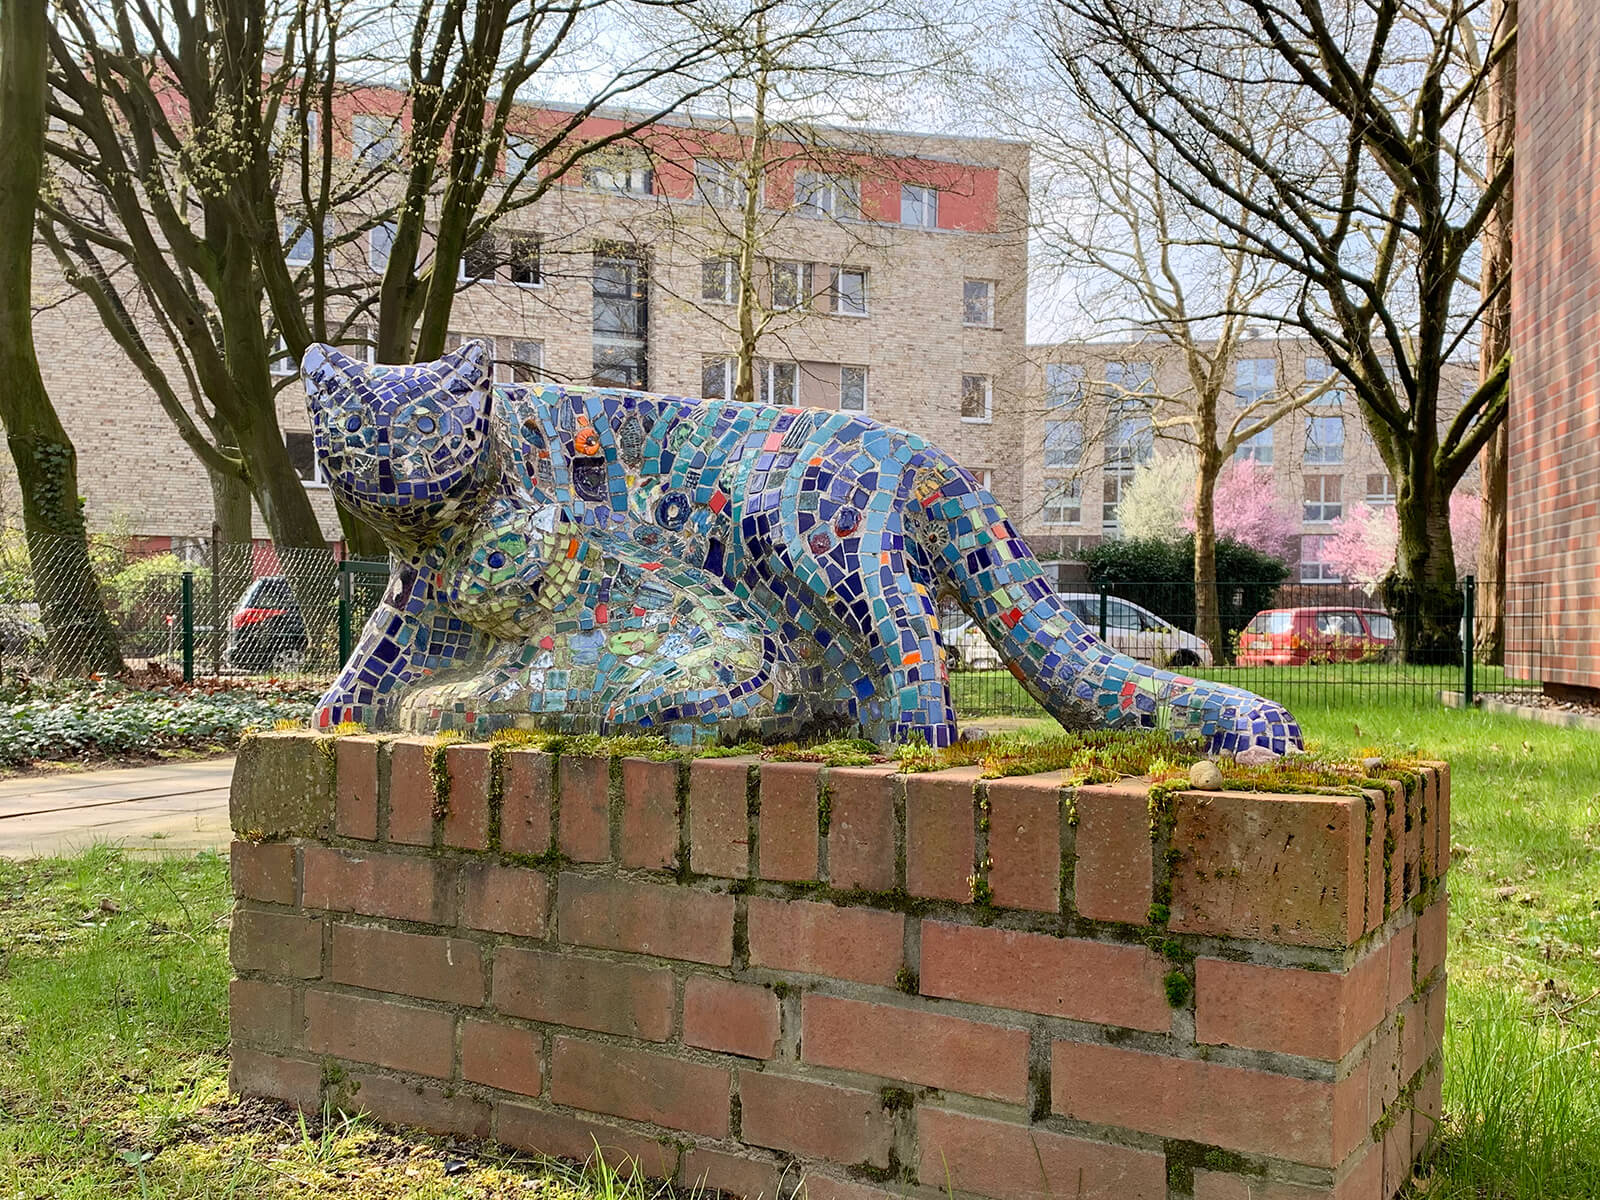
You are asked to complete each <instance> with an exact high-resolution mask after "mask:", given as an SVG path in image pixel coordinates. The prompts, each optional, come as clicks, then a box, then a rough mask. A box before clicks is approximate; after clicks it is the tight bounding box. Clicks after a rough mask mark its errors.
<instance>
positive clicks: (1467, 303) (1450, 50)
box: [1050, 0, 1514, 660]
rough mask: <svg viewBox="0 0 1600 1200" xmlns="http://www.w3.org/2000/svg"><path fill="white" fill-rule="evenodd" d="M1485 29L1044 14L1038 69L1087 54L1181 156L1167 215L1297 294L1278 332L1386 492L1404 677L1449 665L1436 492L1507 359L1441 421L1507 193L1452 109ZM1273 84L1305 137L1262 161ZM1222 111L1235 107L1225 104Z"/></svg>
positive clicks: (1302, 6) (1184, 1)
mask: <svg viewBox="0 0 1600 1200" xmlns="http://www.w3.org/2000/svg"><path fill="white" fill-rule="evenodd" d="M1487 13H1488V0H1448V3H1447V4H1446V5H1444V6H1443V7H1442V8H1440V9H1438V10H1420V9H1417V8H1415V7H1406V6H1401V5H1398V4H1394V3H1391V2H1390V0H1368V2H1365V3H1361V4H1356V5H1340V6H1337V7H1335V6H1325V5H1324V4H1323V3H1322V0H1093V2H1092V3H1091V2H1090V0H1058V2H1057V3H1056V4H1055V5H1054V6H1053V9H1052V11H1051V13H1050V20H1051V29H1052V36H1053V37H1055V38H1056V39H1057V44H1058V46H1059V53H1060V54H1061V55H1062V56H1063V57H1065V56H1068V55H1073V56H1079V57H1082V56H1085V55H1087V56H1091V57H1090V58H1089V61H1092V62H1093V63H1094V66H1095V69H1096V70H1098V71H1099V72H1100V73H1101V75H1102V77H1103V78H1104V79H1105V81H1106V83H1107V84H1108V85H1109V87H1110V89H1111V92H1112V94H1114V95H1115V96H1117V97H1118V98H1119V101H1120V104H1121V105H1122V106H1123V107H1124V108H1125V110H1126V112H1125V115H1124V117H1123V119H1124V120H1127V121H1131V122H1137V123H1139V124H1142V125H1143V126H1145V127H1146V128H1147V129H1149V130H1150V131H1151V132H1153V133H1154V134H1156V135H1157V136H1158V137H1159V138H1160V139H1161V140H1162V141H1163V142H1164V143H1165V144H1166V145H1167V146H1168V147H1170V149H1171V150H1172V152H1173V153H1174V154H1176V155H1177V157H1178V159H1179V160H1181V162H1182V163H1183V166H1184V172H1183V174H1182V175H1181V176H1179V177H1177V178H1175V179H1174V180H1173V184H1174V186H1175V188H1176V189H1177V190H1178V192H1179V194H1180V195H1182V197H1183V199H1184V201H1185V203H1187V204H1189V205H1191V206H1193V207H1194V208H1195V209H1197V210H1198V211H1201V212H1204V213H1206V214H1207V215H1208V216H1209V217H1210V218H1211V219H1213V220H1214V221H1216V222H1217V223H1218V225H1219V226H1221V227H1222V228H1225V229H1227V230H1228V231H1229V233H1230V234H1231V236H1232V237H1233V238H1234V239H1235V241H1236V243H1237V244H1238V245H1239V246H1240V247H1242V248H1244V249H1246V250H1248V251H1249V252H1250V253H1251V254H1253V255H1255V256H1256V257H1258V258H1259V259H1261V260H1262V261H1264V262H1267V263H1270V264H1273V265H1275V266H1276V267H1278V268H1281V269H1283V270H1284V271H1286V272H1288V273H1289V275H1290V277H1291V278H1292V279H1293V280H1294V281H1295V283H1296V284H1297V285H1298V286H1297V287H1296V288H1295V295H1294V299H1293V304H1292V306H1291V308H1290V311H1289V319H1290V321H1291V323H1293V324H1294V325H1296V326H1298V327H1299V328H1300V329H1301V330H1303V331H1304V333H1305V334H1306V335H1307V336H1308V337H1309V338H1310V339H1311V340H1312V341H1313V342H1315V343H1316V345H1317V346H1318V347H1319V349H1320V351H1321V353H1322V355H1323V356H1324V357H1325V358H1326V359H1327V360H1328V361H1329V362H1330V363H1331V364H1332V365H1333V367H1334V368H1335V369H1336V370H1337V371H1338V372H1339V373H1341V374H1342V375H1344V376H1345V377H1346V378H1347V379H1349V381H1350V383H1351V388H1352V390H1353V392H1354V393H1355V397H1356V400H1357V403H1358V405H1359V407H1360V410H1361V413H1362V416H1363V418H1364V419H1365V421H1366V424H1367V426H1368V428H1369V430H1370V431H1371V433H1372V436H1373V440H1374V441H1375V443H1376V444H1377V448H1378V451H1379V453H1380V455H1381V456H1382V458H1383V460H1384V463H1385V465H1386V466H1387V467H1388V468H1389V471H1390V474H1391V475H1392V476H1393V477H1394V479H1395V481H1396V486H1397V496H1396V505H1395V507H1396V515H1397V518H1398V522H1399V529H1400V535H1399V540H1398V546H1397V551H1396V560H1395V565H1394V568H1393V570H1392V571H1391V572H1390V573H1389V574H1388V575H1387V576H1386V577H1385V580H1384V584H1383V588H1382V592H1383V595H1384V598H1385V600H1386V602H1387V604H1388V605H1389V607H1390V608H1391V610H1392V611H1393V612H1394V615H1395V617H1396V623H1397V627H1398V642H1399V646H1400V649H1401V651H1402V653H1403V654H1404V655H1405V657H1406V658H1407V659H1408V660H1417V659H1434V658H1440V657H1446V656H1453V655H1455V654H1456V653H1458V652H1459V649H1460V632H1459V620H1460V609H1461V601H1460V594H1459V592H1458V590H1457V588H1456V564H1455V556H1454V553H1453V549H1452V546H1451V541H1450V527H1449V497H1450V493H1451V490H1452V489H1453V488H1454V487H1455V485H1456V484H1457V483H1458V482H1459V481H1460V479H1461V477H1462V476H1463V475H1464V474H1465V473H1466V472H1467V471H1468V469H1469V468H1470V467H1471V466H1472V464H1473V462H1474V460H1475V459H1476V458H1477V455H1478V453H1479V451H1480V450H1481V449H1482V448H1483V446H1484V445H1485V443H1486V442H1487V441H1488V439H1489V438H1490V436H1491V435H1492V434H1493V432H1494V430H1495V428H1496V427H1497V426H1498V425H1499V424H1500V422H1501V421H1502V419H1503V418H1504V415H1505V410H1506V381H1507V377H1508V374H1509V370H1510V358H1509V356H1508V355H1503V356H1502V357H1501V358H1500V360H1499V361H1498V362H1497V363H1496V364H1495V366H1494V368H1493V369H1492V370H1491V371H1489V372H1488V373H1487V374H1486V376H1485V377H1484V378H1483V380H1482V382H1481V383H1480V385H1479V386H1478V387H1477V389H1476V390H1475V391H1474V392H1473V394H1472V395H1471V396H1469V397H1467V398H1466V400H1465V402H1464V403H1463V404H1462V405H1461V407H1460V409H1459V410H1458V411H1457V412H1456V413H1455V415H1454V416H1452V417H1450V418H1449V419H1448V420H1445V419H1444V416H1443V412H1444V408H1443V407H1442V406H1441V396H1440V385H1441V377H1442V374H1443V371H1444V368H1445V365H1446V363H1447V362H1449V361H1450V360H1451V359H1452V357H1453V356H1455V355H1457V354H1458V352H1459V351H1460V350H1461V348H1462V347H1463V345H1464V344H1465V343H1466V341H1467V339H1468V338H1469V337H1470V336H1472V333H1473V331H1474V329H1475V328H1476V326H1477V324H1478V322H1479V319H1480V316H1481V314H1482V312H1483V309H1484V307H1485V306H1486V304H1485V301H1486V300H1492V298H1493V295H1494V294H1495V293H1494V292H1491V294H1490V296H1489V297H1487V298H1485V297H1480V295H1478V289H1477V287H1476V286H1475V282H1476V281H1475V280H1473V279H1472V274H1471V271H1472V266H1473V264H1474V256H1475V254H1476V252H1477V243H1478V239H1479V237H1480V235H1481V234H1482V231H1483V228H1484V224H1485V222H1486V221H1488V220H1489V218H1490V216H1491V214H1492V213H1493V212H1494V210H1495V208H1496V206H1497V205H1498V204H1499V202H1500V197H1501V195H1502V194H1503V193H1504V191H1505V189H1506V188H1507V187H1508V186H1509V183H1510V177H1511V168H1510V162H1509V161H1506V162H1504V163H1502V164H1500V166H1499V167H1498V168H1497V169H1496V170H1494V171H1493V172H1492V173H1491V174H1490V175H1489V176H1488V177H1487V178H1486V179H1484V181H1483V184H1482V186H1481V187H1479V186H1475V184H1474V181H1473V179H1472V178H1471V177H1470V175H1469V174H1468V173H1467V172H1466V171H1465V170H1464V169H1463V168H1462V166H1461V163H1462V162H1463V161H1464V160H1465V159H1466V158H1467V157H1470V155H1468V154H1466V153H1464V152H1463V150H1464V147H1465V146H1466V144H1467V143H1468V142H1470V140H1471V138H1472V133H1473V130H1472V113H1471V107H1472V105H1473V103H1474V102H1475V99H1476V98H1477V96H1478V95H1479V94H1480V93H1481V91H1482V89H1483V88H1484V86H1485V85H1486V82H1487V78H1488V75H1489V72H1490V71H1492V70H1494V69H1495V68H1496V65H1497V64H1498V63H1499V62H1500V60H1501V59H1502V58H1503V57H1504V55H1505V54H1506V53H1507V52H1508V51H1509V49H1510V47H1511V44H1512V38H1513V36H1514V35H1512V34H1510V33H1508V34H1507V35H1506V36H1504V37H1503V38H1502V39H1501V40H1500V41H1498V42H1496V43H1494V44H1493V45H1492V46H1491V47H1490V48H1489V49H1488V51H1487V53H1485V54H1484V55H1483V57H1482V61H1481V62H1480V63H1479V64H1478V65H1477V66H1474V65H1473V64H1472V63H1471V62H1470V61H1468V59H1467V57H1466V56H1465V55H1464V54H1463V51H1462V34H1461V31H1462V26H1463V23H1473V22H1485V23H1486V19H1487ZM1285 81H1287V83H1288V85H1290V86H1292V88H1293V91H1294V95H1295V104H1296V107H1297V108H1298V109H1299V110H1300V111H1301V112H1302V114H1303V116H1302V118H1301V119H1302V121H1303V129H1304V136H1302V137H1300V138H1298V139H1296V140H1295V141H1294V142H1293V143H1292V144H1291V145H1289V146H1288V147H1285V148H1282V150H1281V151H1280V149H1279V148H1278V147H1277V146H1276V145H1275V144H1272V143H1270V142H1268V141H1266V140H1265V139H1264V138H1263V135H1262V125H1263V122H1262V121H1261V119H1260V118H1261V116H1262V114H1263V113H1264V112H1268V111H1270V109H1269V108H1268V107H1267V106H1266V105H1267V103H1268V102H1269V101H1270V100H1271V99H1272V98H1274V97H1276V96H1279V95H1281V94H1282V91H1283V88H1284V86H1285ZM1235 94H1237V95H1240V96H1242V97H1243V98H1244V99H1245V100H1246V103H1243V104H1237V103H1233V104H1230V103H1226V102H1224V97H1227V96H1232V95H1235ZM1250 101H1259V102H1260V103H1255V104H1253V103H1251V102H1250ZM1270 124H1271V123H1267V125H1268V126H1269V127H1270ZM1446 144H1451V145H1452V146H1453V147H1454V150H1453V151H1451V152H1446V151H1445V150H1444V149H1443V148H1444V147H1445V146H1446ZM1239 162H1244V163H1247V164H1248V165H1249V167H1250V169H1251V173H1250V175H1249V176H1247V177H1240V175H1239V174H1238V172H1237V171H1236V170H1235V164H1237V163H1239ZM1258 181H1259V182H1258ZM1246 218H1247V219H1246ZM1500 286H1501V287H1503V286H1504V285H1503V284H1501V285H1500Z"/></svg>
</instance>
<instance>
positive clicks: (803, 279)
mask: <svg viewBox="0 0 1600 1200" xmlns="http://www.w3.org/2000/svg"><path fill="white" fill-rule="evenodd" d="M765 276H766V279H765V282H766V285H767V289H768V292H767V294H768V296H769V297H770V300H771V305H772V307H773V309H774V310H777V311H783V310H787V309H800V308H820V309H822V310H823V311H824V312H830V313H834V314H835V315H837V316H845V317H864V316H866V315H867V284H868V273H867V271H866V270H865V269H864V268H861V267H836V266H832V265H829V264H827V263H814V262H805V261H801V260H796V259H769V260H767V261H766V264H765ZM700 299H701V300H703V301H706V302H707V303H710V304H734V303H737V302H738V299H739V263H738V260H737V259H734V258H732V257H728V256H719V257H716V258H707V259H702V260H701V263H700ZM961 320H962V324H964V325H971V326H975V327H980V328H986V329H992V328H993V327H994V283H993V282H992V281H991V280H987V279H967V280H963V281H962V285H961Z"/></svg>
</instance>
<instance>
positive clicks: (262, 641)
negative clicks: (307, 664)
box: [226, 575, 306, 671]
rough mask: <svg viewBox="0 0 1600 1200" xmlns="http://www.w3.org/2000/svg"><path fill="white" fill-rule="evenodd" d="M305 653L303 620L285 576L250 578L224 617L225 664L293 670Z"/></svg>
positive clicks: (252, 669) (301, 662) (236, 667)
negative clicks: (225, 628) (231, 608)
mask: <svg viewBox="0 0 1600 1200" xmlns="http://www.w3.org/2000/svg"><path fill="white" fill-rule="evenodd" d="M305 654H306V627H305V622H304V621H302V620H301V619H300V606H299V605H298V604H296V603H295V599H294V589H292V588H291V587H290V586H289V580H288V579H287V578H286V577H285V576H283V575H263V576H262V577H261V578H260V579H255V580H252V581H251V583H250V586H249V587H247V588H245V590H244V595H242V596H240V597H239V603H238V604H236V605H234V608H233V615H232V616H231V617H230V618H229V620H228V648H227V651H226V658H227V663H228V665H229V666H230V667H232V668H234V669H235V670H238V671H295V670H298V669H299V668H300V666H301V665H302V664H303V663H304V661H305Z"/></svg>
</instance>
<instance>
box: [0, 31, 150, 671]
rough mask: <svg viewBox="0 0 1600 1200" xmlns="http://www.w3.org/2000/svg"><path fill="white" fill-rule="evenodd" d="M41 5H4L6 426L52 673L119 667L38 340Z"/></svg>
mask: <svg viewBox="0 0 1600 1200" xmlns="http://www.w3.org/2000/svg"><path fill="white" fill-rule="evenodd" d="M44 128H45V3H44V0H5V3H4V5H3V6H0V379H3V380H4V384H3V385H0V424H4V426H5V431H6V444H7V446H8V447H9V449H10V451H11V457H12V459H13V460H14V461H15V463H16V468H17V482H18V484H19V485H20V490H21V493H22V521H23V529H24V532H25V534H26V536H27V541H28V557H29V560H30V562H31V564H32V570H33V577H34V588H35V593H36V595H37V597H38V601H39V610H40V616H41V618H42V620H43V622H44V627H45V632H46V634H47V635H48V638H49V644H50V662H51V666H52V667H53V668H54V670H55V672H56V674H58V675H65V674H74V675H75V674H82V673H86V672H95V671H99V672H115V671H118V670H120V669H121V668H122V656H121V654H120V653H119V651H118V649H117V639H116V632H115V630H114V629H113V628H112V625H111V619H110V618H109V617H108V616H107V615H106V609H105V604H104V603H103V602H102V600H101V597H100V592H99V588H98V587H97V585H96V582H95V576H94V568H93V566H92V565H91V564H90V562H89V546H88V538H87V533H86V530H85V527H84V520H83V504H82V501H81V500H80V499H79V496H78V458H77V452H76V451H75V450H74V449H73V445H72V440H71V439H70V438H69V437H68V436H67V431H66V430H65V429H64V428H63V427H62V424H61V419H60V417H59V416H57V414H56V410H55V407H54V406H53V405H52V404H51V403H50V396H49V394H48V393H47V392H46V391H45V388H44V379H43V377H42V376H41V375H40V374H39V359H38V356H37V354H36V352H35V350H34V345H33V329H32V320H33V313H32V299H33V223H34V209H35V205H36V203H37V198H38V194H39V180H40V175H41V172H42V169H43V167H42V164H43V160H44Z"/></svg>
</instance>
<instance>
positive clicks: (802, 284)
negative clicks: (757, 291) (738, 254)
mask: <svg viewBox="0 0 1600 1200" xmlns="http://www.w3.org/2000/svg"><path fill="white" fill-rule="evenodd" d="M768 263H769V265H768V268H767V271H768V277H769V284H770V288H771V300H772V311H773V312H798V311H803V310H805V309H808V308H810V307H811V298H812V284H813V270H814V268H813V264H812V263H811V262H809V261H808V260H806V259H801V258H774V259H769V260H768ZM791 267H792V268H793V269H794V270H793V275H794V294H795V300H794V303H792V304H780V303H779V302H778V276H779V274H780V273H782V274H787V273H789V272H788V268H791Z"/></svg>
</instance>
